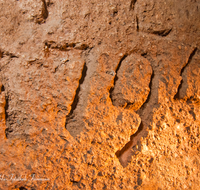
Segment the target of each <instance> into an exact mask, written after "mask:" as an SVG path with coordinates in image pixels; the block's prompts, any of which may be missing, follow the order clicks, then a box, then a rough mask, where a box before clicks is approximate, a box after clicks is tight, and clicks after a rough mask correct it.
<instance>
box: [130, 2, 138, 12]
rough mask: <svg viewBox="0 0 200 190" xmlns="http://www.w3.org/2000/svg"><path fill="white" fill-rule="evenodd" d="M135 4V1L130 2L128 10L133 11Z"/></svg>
mask: <svg viewBox="0 0 200 190" xmlns="http://www.w3.org/2000/svg"><path fill="white" fill-rule="evenodd" d="M136 2H137V0H131V4H130V10H134V8H135V3H136Z"/></svg>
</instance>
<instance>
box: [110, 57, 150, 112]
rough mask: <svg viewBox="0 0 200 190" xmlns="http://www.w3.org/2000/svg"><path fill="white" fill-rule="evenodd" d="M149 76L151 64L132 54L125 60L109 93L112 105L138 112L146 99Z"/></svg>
mask: <svg viewBox="0 0 200 190" xmlns="http://www.w3.org/2000/svg"><path fill="white" fill-rule="evenodd" d="M151 75H152V69H151V64H150V63H149V61H148V60H146V59H145V58H143V57H142V56H139V55H136V54H132V55H130V56H128V57H127V58H125V59H124V60H123V61H122V63H121V67H120V68H119V71H118V72H117V78H118V80H117V79H116V83H115V87H114V90H113V91H112V92H111V98H112V101H113V105H115V106H120V107H126V106H127V105H128V106H129V107H131V108H132V109H133V110H138V109H139V108H140V107H141V106H142V105H143V104H144V102H145V101H146V99H147V97H148V94H149V91H150V89H149V83H150V81H151Z"/></svg>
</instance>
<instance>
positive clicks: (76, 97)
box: [65, 63, 87, 127]
mask: <svg viewBox="0 0 200 190" xmlns="http://www.w3.org/2000/svg"><path fill="white" fill-rule="evenodd" d="M86 73H87V66H86V63H84V66H83V71H82V76H81V79H80V80H79V86H78V88H77V89H76V95H75V98H74V101H73V103H72V105H71V110H70V113H69V114H68V115H67V116H66V122H65V127H66V125H67V124H68V122H69V120H70V119H72V118H73V117H74V116H73V113H74V110H75V109H76V107H77V104H78V102H79V93H80V88H81V85H82V84H83V82H84V80H85V77H86Z"/></svg>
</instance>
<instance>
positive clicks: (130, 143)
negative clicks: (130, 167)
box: [115, 121, 144, 165]
mask: <svg viewBox="0 0 200 190" xmlns="http://www.w3.org/2000/svg"><path fill="white" fill-rule="evenodd" d="M143 129H144V126H143V123H142V121H141V123H140V126H139V128H138V130H137V132H136V133H134V134H133V135H131V137H130V141H129V142H128V143H126V144H125V146H124V147H123V148H122V149H121V150H118V151H117V152H116V153H115V155H116V156H117V157H118V158H119V157H121V156H122V155H123V154H124V152H126V151H127V150H129V149H130V148H132V147H133V146H135V145H136V143H134V138H135V137H137V136H138V134H139V133H140V132H141V131H142V130H143ZM120 163H121V161H120ZM121 164H122V165H124V163H121Z"/></svg>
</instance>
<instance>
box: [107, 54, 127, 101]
mask: <svg viewBox="0 0 200 190" xmlns="http://www.w3.org/2000/svg"><path fill="white" fill-rule="evenodd" d="M127 56H128V55H124V56H123V57H122V58H121V60H120V62H119V64H118V66H117V69H116V71H115V78H114V84H113V87H112V88H110V91H109V93H110V99H111V100H112V102H113V101H114V100H113V96H112V93H113V90H114V88H115V84H116V81H117V80H118V76H117V73H118V71H119V69H120V67H121V64H122V61H124V59H125V58H126V57H127Z"/></svg>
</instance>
